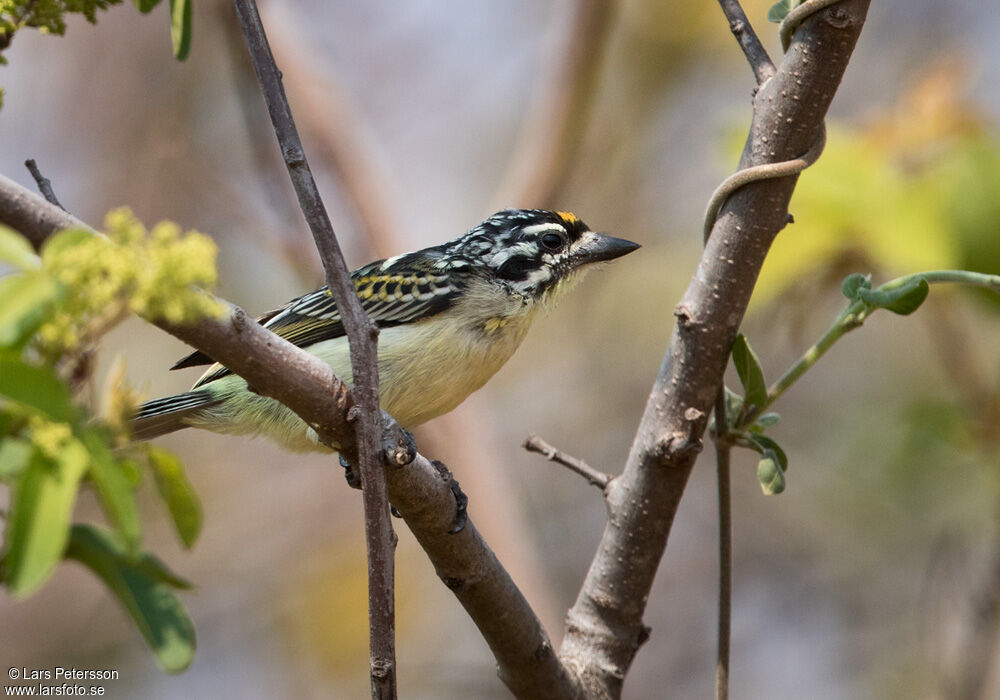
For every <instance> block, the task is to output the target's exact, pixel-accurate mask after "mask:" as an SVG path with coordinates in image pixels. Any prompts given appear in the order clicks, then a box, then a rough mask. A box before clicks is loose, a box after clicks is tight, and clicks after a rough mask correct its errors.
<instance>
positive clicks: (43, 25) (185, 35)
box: [0, 0, 191, 107]
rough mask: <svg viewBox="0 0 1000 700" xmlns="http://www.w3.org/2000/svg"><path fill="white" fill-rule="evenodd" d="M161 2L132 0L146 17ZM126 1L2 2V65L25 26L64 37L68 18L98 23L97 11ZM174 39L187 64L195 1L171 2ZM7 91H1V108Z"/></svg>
mask: <svg viewBox="0 0 1000 700" xmlns="http://www.w3.org/2000/svg"><path fill="white" fill-rule="evenodd" d="M160 1H161V0H132V3H133V4H134V5H135V6H136V8H137V9H138V10H139V11H140V12H142V13H143V14H145V13H147V12H151V11H152V10H153V8H154V7H156V6H157V5H159V4H160ZM121 2H122V0H0V65H3V64H5V63H6V62H7V60H6V59H5V58H4V56H3V50H4V49H6V48H7V47H8V46H10V42H11V40H12V39H13V38H14V34H15V33H16V32H17V31H18V30H20V29H23V28H25V27H32V28H34V29H37V30H38V31H40V32H41V33H42V34H55V35H58V36H62V35H63V34H65V33H66V16H67V15H72V14H78V15H83V17H85V18H86V19H87V21H88V22H90V23H91V24H96V23H97V11H98V10H107V9H108V8H109V7H111V6H112V5H119V4H121ZM170 38H171V41H172V42H173V46H174V56H176V58H177V60H179V61H183V60H184V59H185V58H187V55H188V51H189V50H190V49H191V0H170ZM2 106H3V90H2V89H0V107H2Z"/></svg>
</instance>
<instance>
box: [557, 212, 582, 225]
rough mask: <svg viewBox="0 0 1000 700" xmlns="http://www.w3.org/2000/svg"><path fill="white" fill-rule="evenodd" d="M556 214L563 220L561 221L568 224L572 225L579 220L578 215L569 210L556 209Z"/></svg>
mask: <svg viewBox="0 0 1000 700" xmlns="http://www.w3.org/2000/svg"><path fill="white" fill-rule="evenodd" d="M556 214H557V215H558V216H559V218H560V219H562V220H563V222H565V223H567V224H570V225H573V224H575V223H576V222H577V221H579V220H580V217H579V216H577V215H576V214H574V213H573V212H571V211H557V212H556Z"/></svg>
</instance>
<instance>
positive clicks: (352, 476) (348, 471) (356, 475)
mask: <svg viewBox="0 0 1000 700" xmlns="http://www.w3.org/2000/svg"><path fill="white" fill-rule="evenodd" d="M337 458H338V459H339V460H340V466H342V467H343V468H344V478H345V479H347V485H348V486H350V487H351V488H352V489H360V488H361V472H359V471H358V470H357V469H355V468H354V466H353V465H352V464H351V463H350V462H348V461H347V459H346V458H345V457H344V455H342V454H338V455H337Z"/></svg>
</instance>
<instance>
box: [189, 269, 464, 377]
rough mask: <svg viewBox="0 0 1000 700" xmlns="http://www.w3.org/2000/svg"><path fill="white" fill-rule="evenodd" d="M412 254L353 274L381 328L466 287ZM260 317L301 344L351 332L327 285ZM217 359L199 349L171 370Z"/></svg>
mask: <svg viewBox="0 0 1000 700" xmlns="http://www.w3.org/2000/svg"><path fill="white" fill-rule="evenodd" d="M410 257H411V256H404V257H402V258H397V259H390V260H388V261H385V262H383V261H381V260H379V261H377V262H374V263H371V264H370V265H366V266H364V267H362V268H359V269H357V270H355V271H354V272H353V273H352V274H351V278H352V280H353V281H354V288H355V290H356V291H357V294H358V298H359V299H360V300H361V306H362V308H363V309H364V310H365V311H366V312H367V313H368V315H369V316H370V317H371V318H372V320H374V321H375V323H376V324H378V326H379V328H388V327H390V326H397V325H400V324H403V323H412V322H414V321H419V320H421V319H424V318H429V317H430V316H434V315H436V314H439V313H441V312H442V311H444V310H446V309H447V308H449V307H450V306H451V305H452V303H454V301H455V298H456V296H457V292H459V291H460V290H461V288H462V286H463V285H462V282H461V280H460V278H458V277H457V276H456V275H447V276H446V275H445V274H443V273H442V272H440V271H436V270H435V271H429V270H428V269H427V265H426V264H423V265H416V264H414V263H417V262H426V261H425V260H423V261H422V260H421V259H419V258H417V259H414V260H409V261H408V260H407V258H410ZM257 321H258V323H260V324H261V325H263V326H264V327H265V328H267V329H268V330H270V331H273V332H274V333H277V334H278V335H279V336H281V337H282V338H284V339H285V340H287V341H289V342H290V343H292V344H293V345H296V346H298V347H300V348H305V347H308V346H310V345H312V344H314V343H318V342H321V341H324V340H333V339H335V338H340V337H342V336H344V335H346V331H345V330H344V325H343V323H342V321H341V317H340V310H339V309H338V308H337V304H336V302H335V301H334V300H333V295H332V294H331V293H330V291H329V289H327V288H326V287H323V288H322V289H319V290H317V291H315V292H312V293H310V294H306V295H305V296H301V297H299V298H297V299H293V300H292V301H290V302H288V303H287V304H285V305H284V306H282V307H281V308H279V309H275V310H274V311H271V312H268V313H266V314H264V315H263V316H261V317H260V318H259V319H257ZM212 362H213V360H212V359H211V358H210V357H208V355H205V354H204V353H202V352H201V351H197V352H194V353H192V354H191V355H188V356H187V357H185V358H183V359H182V360H181V361H180V362H178V363H177V364H175V365H174V366H173V367H172V368H171V369H181V368H183V367H195V366H198V365H208V364H212ZM227 374H230V371H229V370H228V369H227V368H225V367H223V366H222V365H218V367H217V368H216V369H212V368H210V369H209V371H208V372H207V373H206V374H205V375H204V376H203V377H202V378H201V379H199V380H198V383H197V384H195V387H199V386H202V385H203V384H207V383H208V382H211V381H214V380H216V379H218V378H219V377H224V376H225V375H227Z"/></svg>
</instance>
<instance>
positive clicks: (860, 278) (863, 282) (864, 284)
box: [840, 272, 872, 301]
mask: <svg viewBox="0 0 1000 700" xmlns="http://www.w3.org/2000/svg"><path fill="white" fill-rule="evenodd" d="M871 288H872V278H871V275H862V274H861V273H860V272H854V273H852V274H850V275H848V276H847V277H845V278H844V281H843V282H841V283H840V292H841V293H842V294H843V295H844V296H845V297H847V298H848V299H850V300H851V301H857V300H858V291H859V290H861V289H871Z"/></svg>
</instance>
